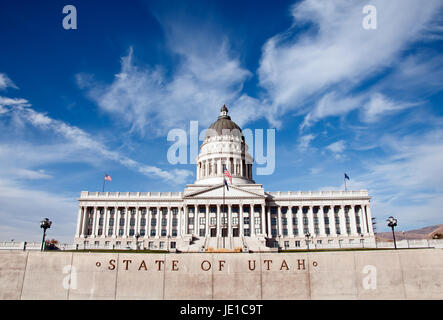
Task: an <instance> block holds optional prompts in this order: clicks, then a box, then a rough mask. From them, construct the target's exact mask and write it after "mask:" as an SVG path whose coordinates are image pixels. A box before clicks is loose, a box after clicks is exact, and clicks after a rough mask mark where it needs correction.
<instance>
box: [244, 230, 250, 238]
mask: <svg viewBox="0 0 443 320" xmlns="http://www.w3.org/2000/svg"><path fill="white" fill-rule="evenodd" d="M243 233H244V235H245V236H246V237H249V236H250V235H251V232H250V230H249V229H245V230H244V232H243Z"/></svg>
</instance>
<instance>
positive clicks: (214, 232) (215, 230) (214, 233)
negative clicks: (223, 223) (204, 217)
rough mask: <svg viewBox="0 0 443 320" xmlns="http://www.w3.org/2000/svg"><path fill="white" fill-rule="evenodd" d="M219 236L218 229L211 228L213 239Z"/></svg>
mask: <svg viewBox="0 0 443 320" xmlns="http://www.w3.org/2000/svg"><path fill="white" fill-rule="evenodd" d="M216 236H217V229H215V228H211V237H212V238H215V237H216Z"/></svg>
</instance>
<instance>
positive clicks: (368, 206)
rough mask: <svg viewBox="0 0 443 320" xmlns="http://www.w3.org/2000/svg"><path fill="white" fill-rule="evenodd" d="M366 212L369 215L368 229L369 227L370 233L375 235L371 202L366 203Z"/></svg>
mask: <svg viewBox="0 0 443 320" xmlns="http://www.w3.org/2000/svg"><path fill="white" fill-rule="evenodd" d="M366 214H367V216H368V229H369V234H370V235H371V236H373V235H374V229H373V225H372V214H371V204H368V205H366Z"/></svg>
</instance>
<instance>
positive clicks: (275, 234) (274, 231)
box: [271, 229, 277, 237]
mask: <svg viewBox="0 0 443 320" xmlns="http://www.w3.org/2000/svg"><path fill="white" fill-rule="evenodd" d="M271 232H272V236H273V237H276V236H277V229H272V230H271Z"/></svg>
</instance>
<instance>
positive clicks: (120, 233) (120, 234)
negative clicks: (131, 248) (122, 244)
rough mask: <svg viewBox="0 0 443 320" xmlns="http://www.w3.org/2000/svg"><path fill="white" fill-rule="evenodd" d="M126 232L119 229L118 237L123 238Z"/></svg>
mask: <svg viewBox="0 0 443 320" xmlns="http://www.w3.org/2000/svg"><path fill="white" fill-rule="evenodd" d="M123 232H124V230H123V229H119V230H118V235H119V236H120V237H121V236H122V235H123Z"/></svg>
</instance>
